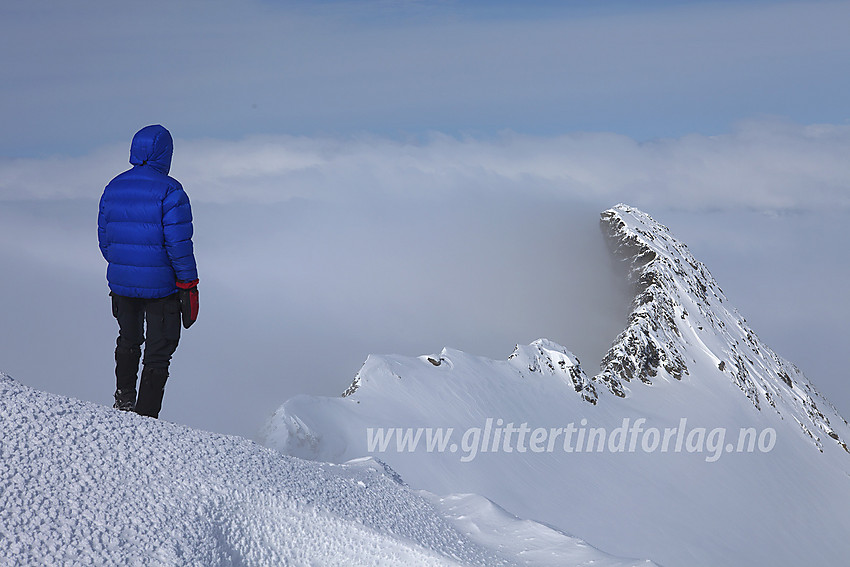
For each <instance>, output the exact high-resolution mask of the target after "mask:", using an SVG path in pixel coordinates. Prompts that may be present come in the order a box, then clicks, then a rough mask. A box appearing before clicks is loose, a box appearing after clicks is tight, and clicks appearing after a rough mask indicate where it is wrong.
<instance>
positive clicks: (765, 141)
mask: <svg viewBox="0 0 850 567" xmlns="http://www.w3.org/2000/svg"><path fill="white" fill-rule="evenodd" d="M126 154H127V150H126V149H121V148H118V147H117V146H110V147H107V148H102V149H100V150H97V151H95V152H93V153H91V154H89V155H86V156H82V157H79V158H61V157H60V158H49V159H43V160H39V159H18V160H6V161H0V198H2V199H7V200H8V199H14V200H20V199H28V198H35V199H45V198H56V197H64V198H93V197H96V196H97V195H99V193H100V189H101V188H102V186H103V185H104V184H105V183H106V181H108V180H109V178H111V177H112V176H113V175H114V174H116V173H117V172H119V171H121V169H123V168H124V164H126V163H127V161H126ZM848 155H850V126H840V125H810V126H800V125H796V124H792V123H788V122H783V121H779V120H761V121H751V122H747V123H743V124H741V125H740V126H739V127H738V128H737V129H736V130H735V131H734V132H732V133H729V134H725V135H720V136H701V135H690V136H685V137H682V138H678V139H664V140H656V141H653V142H644V143H638V142H636V141H635V140H632V139H630V138H628V137H626V136H622V135H617V134H608V133H577V134H569V135H564V136H558V137H534V136H525V135H520V134H515V133H510V132H506V133H503V134H502V135H500V136H498V137H495V138H484V139H476V138H455V137H450V136H446V135H442V134H437V133H434V134H432V135H430V136H428V137H427V138H426V139H425V140H421V141H408V142H401V141H397V140H391V139H388V138H381V137H376V136H362V137H349V138H331V137H316V138H307V137H291V136H265V137H249V138H246V139H244V140H240V141H224V140H211V139H204V140H180V139H178V140H177V142H176V149H175V157H174V164H173V169H172V173H173V175H174V176H175V177H177V178H178V179H179V180H180V181H181V182H182V183H183V184H184V186H185V187H186V189H187V190H188V191H189V193H190V195H191V197H192V198H193V200H195V201H197V202H214V203H263V202H265V203H272V202H285V201H288V200H290V199H293V198H301V199H307V200H317V201H330V202H349V201H351V202H356V201H362V200H371V199H379V198H380V199H385V198H393V199H399V198H401V199H416V200H420V199H425V200H429V201H441V200H445V199H448V198H457V197H468V198H496V199H497V198H501V197H506V196H513V197H521V196H524V195H525V196H527V195H535V196H537V197H547V198H556V199H565V200H571V201H576V200H577V201H580V202H586V203H589V204H592V205H594V206H597V207H606V206H609V205H611V204H614V203H615V202H619V201H623V202H629V203H632V204H635V205H637V206H643V207H646V208H648V209H652V208H657V207H663V208H673V209H687V210H714V209H723V210H725V209H738V208H752V209H758V210H825V209H835V208H838V209H842V210H843V209H846V208H847V207H848V205H850V190H848V188H850V160H848V159H847V156H848ZM127 167H129V166H127Z"/></svg>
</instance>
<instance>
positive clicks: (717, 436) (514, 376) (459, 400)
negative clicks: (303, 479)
mask: <svg viewBox="0 0 850 567" xmlns="http://www.w3.org/2000/svg"><path fill="white" fill-rule="evenodd" d="M601 226H602V229H603V231H604V233H605V234H606V236H607V237H608V241H609V243H610V245H611V250H612V253H613V255H614V257H615V258H616V259H617V260H618V261H619V262H621V264H622V266H623V267H624V273H625V274H626V276H625V277H628V278H629V279H630V280H631V282H632V283H633V284H634V288H635V299H634V303H633V306H632V312H631V314H630V316H629V320H628V323H627V326H626V328H625V329H624V330H623V332H622V333H621V334H620V335H619V336H618V337H617V338H616V340H615V341H614V343H613V345H612V348H611V350H610V351H609V352H608V354H607V355H606V357H605V359H604V360H603V361H602V364H601V368H600V372H599V373H598V374H596V375H593V376H588V374H586V372H585V369H584V368H583V367H582V366H581V364H580V362H579V360H578V359H577V358H576V357H575V356H574V355H573V354H572V353H571V352H570V351H569V350H567V349H566V348H564V347H562V346H560V345H558V344H557V343H555V342H552V341H550V340H546V339H540V340H538V341H535V342H534V343H532V344H530V345H526V346H517V348H516V350H515V351H514V352H513V353H512V354H510V356H509V357H508V359H507V360H490V359H486V358H481V357H477V356H473V355H470V354H466V353H463V352H460V351H457V350H452V349H449V348H446V349H444V350H443V351H442V352H441V353H435V354H432V355H423V356H420V357H408V356H375V355H372V356H369V357H368V359H367V360H366V362H365V363H364V365H363V367H362V368H361V369H360V371H359V372H358V373H357V375H356V377H355V379H354V382H353V383H352V384H351V386H350V387H349V388H348V389H347V390H346V391H345V392H344V394H343V396H342V397H340V398H324V397H308V396H299V397H295V398H293V399H290V400H289V401H287V402H286V403H285V404H284V405H283V406H281V408H280V409H279V410H278V411H277V412H276V413H275V415H274V416H273V418H272V419H271V421H270V423H269V425H268V428H267V430H266V432H265V439H266V443H267V445H269V446H271V447H274V448H276V449H278V450H279V451H281V452H283V453H286V454H290V455H297V456H301V457H305V458H309V459H314V460H317V461H326V462H335V463H342V462H346V461H349V460H350V459H354V458H357V457H363V456H372V457H377V458H379V459H381V460H382V461H384V462H386V463H388V464H389V465H390V466H391V467H392V468H393V469H394V470H395V471H397V472H398V473H399V474H400V475H401V477H402V478H403V479H404V480H405V481H406V482H407V483H408V484H409V485H410V486H411V487H413V488H417V489H422V490H427V491H428V492H429V493H431V494H435V495H448V496H442V497H439V496H432V497H431V498H432V500H435V501H439V502H441V503H442V504H443V505H446V506H449V507H452V508H453V510H454V512H455V517H456V518H457V522H458V523H457V524H456V525H458V526H459V527H460V528H461V529H464V530H465V531H466V532H468V533H475V532H476V526H475V518H474V517H471V516H468V515H467V512H466V511H465V508H467V507H468V508H469V509H472V510H475V509H478V508H481V507H482V506H483V507H487V506H496V505H498V506H500V507H502V508H503V509H504V510H505V511H506V512H505V513H506V514H507V513H510V514H515V515H517V516H519V517H522V518H529V519H531V520H536V521H539V522H542V523H545V524H546V525H549V526H552V527H553V529H555V530H560V531H562V532H565V533H570V534H574V535H575V536H577V537H579V538H582V540H584V541H587V542H589V543H590V544H592V545H594V546H596V547H598V548H600V549H604V550H605V551H606V552H608V553H614V554H617V555H620V556H626V557H646V558H649V559H651V560H653V561H656V562H658V563H659V564H663V565H666V566H668V567H675V566H698V565H706V566H709V565H712V566H716V565H724V566H730V565H741V566H752V565H771V566H782V565H788V566H799V565H845V564H847V561H848V558H850V538H848V537H847V535H848V534H850V453H848V449H847V445H846V443H847V441H848V440H850V427H848V424H847V422H846V421H845V420H844V419H843V418H842V417H841V416H840V415H838V413H837V411H836V410H835V409H834V408H833V407H832V406H831V404H830V403H829V402H828V401H827V400H825V399H824V398H823V397H822V396H821V395H820V394H819V393H818V392H817V391H816V389H815V388H814V386H813V385H812V384H811V383H810V382H809V381H808V380H807V379H806V377H805V376H804V375H803V373H802V372H801V371H800V370H799V369H798V368H796V367H795V366H794V365H793V364H791V363H790V362H788V361H786V360H784V359H783V358H782V357H780V356H779V355H778V354H776V353H775V352H773V351H772V350H771V349H770V348H769V347H768V346H766V345H765V344H763V343H762V342H761V341H760V340H759V338H758V336H757V335H756V334H755V332H753V330H752V329H750V328H749V326H748V324H747V322H746V320H745V319H744V318H743V317H742V316H741V315H740V314H739V313H738V311H737V310H736V309H734V308H733V307H731V306H730V305H728V301H727V300H726V298H725V296H724V294H723V292H722V291H721V289H720V287H719V286H718V285H717V283H716V282H715V281H714V279H713V278H712V276H711V274H710V273H709V272H708V270H707V268H706V267H705V266H704V265H703V264H701V263H700V262H698V261H697V260H696V259H695V258H693V256H692V255H691V253H690V251H689V250H688V248H687V246H686V245H684V244H683V243H681V242H679V241H678V240H677V239H676V238H675V237H674V236H673V235H672V234H671V233H670V231H669V230H668V229H667V228H666V227H664V226H662V225H660V224H659V223H657V222H656V221H655V220H653V219H652V218H651V217H650V216H649V215H647V214H645V213H643V212H641V211H639V210H637V209H634V208H632V207H629V206H626V205H618V206H617V207H614V208H613V209H610V210H608V211H606V212H604V213H603V214H602V219H601ZM549 257H550V258H551V261H558V254H557V250H552V251H551V254H550V255H549ZM575 268H576V269H577V270H579V269H581V266H576V267H575ZM789 269H790V267H789ZM550 301H557V298H541V304H540V308H541V309H545V308H546V304H547V302H550ZM568 432H569V433H568ZM506 439H507V440H506ZM417 440H418V441H417ZM453 494H454V495H457V494H467V496H466V497H462V496H451V495H453ZM473 495H480V496H473ZM477 498H482V500H481V501H476V499H477ZM484 498H486V499H488V500H484ZM489 518H492V516H489ZM484 523H485V522H482V524H484ZM535 525H537V524H535ZM514 527H515V526H514ZM491 528H492V526H491ZM555 533H557V532H555ZM487 539H488V538H487V537H480V538H479V542H481V543H485V544H486V543H487Z"/></svg>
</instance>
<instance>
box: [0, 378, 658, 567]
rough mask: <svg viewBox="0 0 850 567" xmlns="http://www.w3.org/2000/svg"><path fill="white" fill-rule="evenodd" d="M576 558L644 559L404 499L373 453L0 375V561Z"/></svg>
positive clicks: (480, 513)
mask: <svg viewBox="0 0 850 567" xmlns="http://www.w3.org/2000/svg"><path fill="white" fill-rule="evenodd" d="M423 496H425V497H427V498H428V499H430V500H432V501H433V503H432V502H429V501H428V500H427V499H426V498H423ZM440 510H445V513H446V514H448V515H449V516H451V514H454V513H456V514H458V515H461V514H462V515H463V516H464V518H465V520H464V521H465V522H466V523H463V522H460V521H458V523H457V527H456V526H455V525H454V524H453V523H452V520H451V518H450V517H449V518H446V517H445V516H444V514H443V513H442V512H440ZM469 522H474V523H475V524H476V525H475V526H474V527H475V529H474V530H470V531H472V532H474V535H475V538H477V539H478V540H480V542H481V544H482V545H479V544H478V543H476V542H475V541H473V538H470V537H467V536H466V535H464V534H463V533H461V532H460V531H458V529H457V528H461V529H463V528H468V527H470V526H469ZM479 528H480V529H479ZM525 538H530V541H525ZM497 548H498V549H497ZM587 564H593V565H604V566H610V567H623V566H625V565H635V564H643V563H634V562H625V561H619V560H617V559H615V558H612V557H610V556H607V555H605V554H603V553H601V552H599V551H597V550H595V549H593V548H591V547H589V546H587V545H586V544H584V543H582V542H580V541H578V540H576V539H575V538H570V537H567V536H565V535H564V534H561V533H559V532H556V531H555V530H552V529H550V528H547V527H545V526H541V525H539V524H535V523H533V522H523V521H520V520H518V519H516V518H514V517H512V516H510V515H508V514H506V513H505V512H504V511H502V510H499V509H497V508H496V507H494V506H493V505H492V504H491V503H490V502H488V501H486V500H484V499H481V498H478V497H472V496H458V497H454V498H451V499H449V501H447V502H445V503H442V502H441V501H440V499H437V498H436V497H433V496H430V495H428V494H423V495H419V494H416V493H414V492H413V491H411V489H409V488H408V487H406V486H404V485H403V484H401V483H400V482H399V481H398V479H397V477H396V476H395V475H394V474H393V473H392V471H391V470H388V469H385V468H384V467H383V466H381V465H380V464H378V463H376V462H375V461H374V460H371V459H369V460H364V461H361V462H359V463H356V464H351V465H346V466H339V465H331V464H323V463H314V462H308V461H304V460H301V459H297V458H293V457H288V456H284V455H280V454H278V453H276V452H273V451H271V450H268V449H265V448H263V447H260V446H258V445H256V444H255V443H253V442H250V441H247V440H245V439H241V438H238V437H230V436H223V435H217V434H212V433H207V432H203V431H197V430H193V429H190V428H187V427H183V426H179V425H175V424H172V423H168V422H164V421H157V420H153V419H149V418H144V417H140V416H137V415H135V414H127V413H123V412H118V411H116V410H113V409H111V408H106V407H102V406H98V405H95V404H91V403H85V402H80V401H77V400H72V399H69V398H65V397H61V396H56V395H52V394H47V393H44V392H39V391H36V390H33V389H30V388H28V387H26V386H23V385H21V384H19V383H18V382H16V381H14V380H12V379H11V378H9V377H8V376H5V375H2V374H0V565H2V566H3V567H12V566H15V567H18V566H48V565H61V566H66V565H104V566H117V565H121V566H124V565H128V566H129V565H157V566H160V565H161V566H183V565H195V566H199V567H214V566H280V565H311V566H314V565H328V566H335V565H441V566H442V565H480V566H490V565H587Z"/></svg>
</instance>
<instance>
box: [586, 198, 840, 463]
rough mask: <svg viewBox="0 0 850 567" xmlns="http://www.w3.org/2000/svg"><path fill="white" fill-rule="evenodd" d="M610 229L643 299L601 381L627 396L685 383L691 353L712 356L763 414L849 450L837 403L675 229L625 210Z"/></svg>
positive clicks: (613, 214)
mask: <svg viewBox="0 0 850 567" xmlns="http://www.w3.org/2000/svg"><path fill="white" fill-rule="evenodd" d="M602 226H603V230H604V231H605V233H606V235H607V237H608V238H607V240H608V243H609V245H610V247H611V249H612V252H613V254H614V256H615V257H617V258H619V259H620V261H621V262H623V263H624V264H625V265H626V267H627V270H628V277H629V278H630V279H631V281H632V282H633V283H634V284H635V286H636V288H637V293H636V296H635V300H634V308H633V310H632V312H631V314H630V315H629V322H628V326H627V327H626V329H625V330H624V331H623V332H622V333H621V334H620V336H619V337H617V340H616V341H615V343H614V345H613V346H612V347H611V350H610V351H609V352H608V354H607V355H606V356H605V358H604V359H603V361H602V371H601V372H600V373H599V374H598V375H597V376H596V377H594V380H596V381H599V382H602V383H603V384H605V386H607V388H608V389H609V390H610V391H611V392H612V393H614V394H616V395H617V396H626V395H627V394H626V392H627V390H628V387H627V386H626V384H625V383H626V382H630V381H632V380H635V379H637V380H640V381H641V382H643V383H646V384H652V382H653V380H657V379H662V378H663V377H666V378H667V379H670V378H673V379H676V380H681V379H682V378H683V377H684V376H687V375H688V374H689V369H688V365H687V363H686V357H685V356H684V354H683V353H684V352H686V351H688V350H692V349H700V350H704V351H705V353H706V354H707V355H708V356H709V357H711V358H712V359H713V360H715V362H716V364H717V367H718V369H719V370H721V371H723V372H725V373H726V374H727V375H728V376H729V378H730V380H732V381H733V382H734V383H735V384H736V385H737V386H738V388H740V389H741V391H742V392H743V393H744V394H745V395H746V396H747V398H749V399H750V401H751V402H752V403H753V405H754V406H755V407H756V408H758V409H760V410H766V409H767V408H768V407H770V408H772V410H774V411H775V412H776V413H777V414H779V415H780V416H782V417H783V418H787V419H793V420H794V421H796V422H797V423H799V424H800V427H801V428H802V429H803V430H804V431H805V432H806V434H807V435H808V436H809V437H811V439H812V441H813V442H814V443H815V445H817V447H818V448H822V446H823V440H824V439H823V438H824V437H828V438H829V441H830V442H837V443H839V444H840V445H841V446H842V447H843V448H844V449H845V450H848V449H847V445H846V443H845V439H844V438H842V437H841V436H840V435H839V434H838V433H837V432H836V430H835V429H834V428H833V427H832V425H831V423H830V419H832V421H833V422H835V421H842V422H844V420H843V418H842V417H841V416H840V415H838V413H837V411H836V410H835V408H834V407H833V406H832V404H830V403H829V402H828V401H827V400H826V399H825V398H823V397H822V396H821V395H820V394H819V393H818V392H817V391H816V390H815V388H814V386H812V384H811V383H810V382H809V381H808V380H807V379H806V377H805V376H804V375H803V373H802V372H801V371H800V370H799V369H798V368H797V367H796V366H795V365H793V364H791V363H790V362H788V361H787V360H784V359H783V358H782V357H780V356H779V355H777V354H776V353H775V352H773V350H771V349H770V347H768V346H767V345H765V344H764V343H762V342H761V341H760V340H759V339H758V336H757V335H756V334H755V332H754V331H753V330H752V329H750V327H749V326H748V325H747V322H746V320H745V319H744V318H743V317H742V316H741V315H740V314H739V313H738V311H737V310H736V309H735V308H733V307H730V306H729V305H728V302H727V301H726V297H725V296H724V295H723V291H722V290H721V289H720V287H719V286H718V285H717V282H715V280H714V278H713V277H712V276H711V273H710V272H709V271H708V269H707V268H706V267H705V265H703V264H702V263H701V262H698V261H697V260H696V259H694V257H693V255H692V254H691V253H690V251H689V250H688V247H687V246H686V245H684V244H682V243H681V242H679V241H678V240H676V239H675V238H674V237H673V236H672V235H671V234H670V231H669V230H668V229H667V227H665V226H663V225H661V224H659V223H658V222H656V221H655V220H653V219H652V217H650V216H649V215H647V214H646V213H643V212H641V211H639V210H637V209H635V208H633V207H629V206H627V205H622V204H621V205H617V206H616V207H614V208H612V209H610V210H608V211H605V212H604V213H602ZM659 373H662V374H663V376H659ZM844 424H845V425H846V422H844Z"/></svg>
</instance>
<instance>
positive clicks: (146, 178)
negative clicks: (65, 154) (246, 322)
mask: <svg viewBox="0 0 850 567" xmlns="http://www.w3.org/2000/svg"><path fill="white" fill-rule="evenodd" d="M173 149H174V143H173V141H172V139H171V134H169V132H168V130H166V129H165V128H163V127H162V126H158V125H157V126H147V127H145V128H142V129H141V130H139V131H138V132H137V133H136V135H135V136H134V137H133V143H132V145H131V146H130V163H131V164H133V168H132V169H130V170H128V171H125V172H124V173H122V174H120V175H118V176H117V177H115V179H113V180H112V181H110V182H109V185H107V186H106V189H104V191H103V196H102V197H101V199H100V212H99V214H98V219H97V237H98V241H99V243H100V251H101V253H103V257H104V258H106V261H107V262H109V267H108V268H107V270H106V279H107V280H108V281H109V289H111V290H112V292H113V293H116V294H118V295H123V296H126V297H142V298H146V299H155V298H159V297H165V296H167V295H171V294H172V293H176V292H177V285H176V282H177V280H181V281H194V280H197V279H198V270H197V267H196V265H195V255H194V250H193V247H192V209H191V207H190V205H189V197H188V196H187V195H186V192H185V191H184V190H183V187H182V186H181V185H180V182H179V181H177V180H176V179H174V178H172V177H169V176H168V171H169V170H170V169H171V154H172V152H173Z"/></svg>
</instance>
